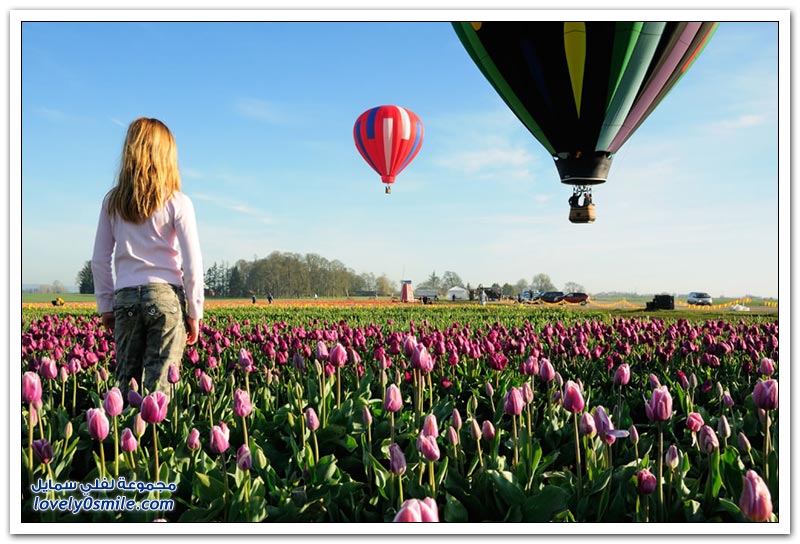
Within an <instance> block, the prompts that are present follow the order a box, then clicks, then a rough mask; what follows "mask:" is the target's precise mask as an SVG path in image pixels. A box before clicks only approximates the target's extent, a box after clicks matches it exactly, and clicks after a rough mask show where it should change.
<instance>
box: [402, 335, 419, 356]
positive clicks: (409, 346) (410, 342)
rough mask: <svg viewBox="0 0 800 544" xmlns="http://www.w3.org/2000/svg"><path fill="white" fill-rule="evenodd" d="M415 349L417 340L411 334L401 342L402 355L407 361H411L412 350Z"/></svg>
mask: <svg viewBox="0 0 800 544" xmlns="http://www.w3.org/2000/svg"><path fill="white" fill-rule="evenodd" d="M415 347H417V338H416V337H415V336H413V335H411V334H409V335H408V336H406V337H405V339H404V340H403V354H404V355H405V356H406V358H407V359H411V356H412V355H413V354H414V348H415Z"/></svg>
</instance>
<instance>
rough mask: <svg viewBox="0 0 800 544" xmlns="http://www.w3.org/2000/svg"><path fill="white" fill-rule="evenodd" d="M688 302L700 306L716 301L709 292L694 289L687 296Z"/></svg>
mask: <svg viewBox="0 0 800 544" xmlns="http://www.w3.org/2000/svg"><path fill="white" fill-rule="evenodd" d="M686 303H687V304H696V305H698V306H711V305H712V304H714V301H713V300H712V298H711V295H709V294H708V293H703V292H702V291H692V292H691V293H689V296H688V297H686Z"/></svg>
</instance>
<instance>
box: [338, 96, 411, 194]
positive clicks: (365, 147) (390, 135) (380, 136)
mask: <svg viewBox="0 0 800 544" xmlns="http://www.w3.org/2000/svg"><path fill="white" fill-rule="evenodd" d="M423 135H424V129H423V127H422V121H420V120H419V117H417V116H416V114H415V113H414V112H413V111H411V110H408V109H406V108H401V107H400V106H377V107H375V108H372V109H369V110H367V111H365V112H364V113H362V114H361V115H360V116H359V117H358V119H357V120H356V124H355V126H354V127H353V139H354V140H355V143H356V148H357V149H358V152H359V153H361V156H362V157H364V160H365V161H367V164H369V165H370V166H371V167H372V169H373V170H375V171H376V172H377V173H378V174H380V176H381V181H382V182H383V183H385V184H386V192H387V193H390V192H391V184H392V183H394V180H395V178H396V177H397V175H398V174H399V173H400V172H402V171H403V169H404V168H405V167H406V166H408V164H409V163H410V162H411V161H412V160H414V157H416V156H417V153H419V150H420V148H421V147H422V137H423Z"/></svg>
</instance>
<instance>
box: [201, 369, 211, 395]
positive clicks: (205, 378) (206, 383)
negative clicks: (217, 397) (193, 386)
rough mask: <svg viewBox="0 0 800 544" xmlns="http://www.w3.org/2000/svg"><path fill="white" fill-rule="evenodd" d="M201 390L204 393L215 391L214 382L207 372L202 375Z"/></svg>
mask: <svg viewBox="0 0 800 544" xmlns="http://www.w3.org/2000/svg"><path fill="white" fill-rule="evenodd" d="M200 389H202V390H203V393H211V392H212V391H213V390H214V381H213V380H212V379H211V376H209V375H208V374H206V373H205V372H201V374H200Z"/></svg>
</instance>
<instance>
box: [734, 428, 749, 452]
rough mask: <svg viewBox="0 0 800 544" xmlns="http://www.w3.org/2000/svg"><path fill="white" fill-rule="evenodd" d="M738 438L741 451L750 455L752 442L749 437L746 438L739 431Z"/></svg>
mask: <svg viewBox="0 0 800 544" xmlns="http://www.w3.org/2000/svg"><path fill="white" fill-rule="evenodd" d="M737 438H738V441H739V449H741V450H743V451H746V452H748V453H750V441H749V440H748V439H747V436H745V434H744V433H743V432H742V431H739V435H738V436H737Z"/></svg>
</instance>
